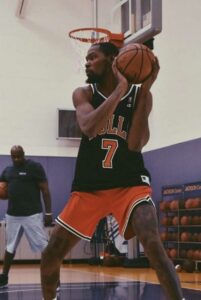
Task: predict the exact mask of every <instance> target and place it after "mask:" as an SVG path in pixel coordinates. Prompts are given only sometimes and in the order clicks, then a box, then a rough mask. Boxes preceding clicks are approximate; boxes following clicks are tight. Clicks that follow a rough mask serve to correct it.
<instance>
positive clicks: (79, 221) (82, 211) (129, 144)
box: [41, 43, 183, 300]
mask: <svg viewBox="0 0 201 300" xmlns="http://www.w3.org/2000/svg"><path fill="white" fill-rule="evenodd" d="M117 54H118V49H117V48H116V47H115V46H114V45H113V44H111V43H100V44H95V45H92V46H91V47H90V49H89V50H88V53H87V56H86V75H87V83H88V85H87V86H85V87H79V88H77V89H76V90H75V91H74V93H73V102H74V105H75V108H76V113H77V119H78V122H79V125H80V128H81V130H82V132H83V137H82V140H81V144H80V149H79V154H78V158H77V164H76V171H75V177H74V181H73V185H72V194H71V197H70V199H69V201H68V202H67V205H66V206H65V207H64V209H63V211H62V212H61V214H60V215H59V216H58V217H57V219H56V222H57V225H56V227H55V230H54V231H53V234H52V236H51V238H50V241H49V244H48V246H47V247H46V249H45V250H44V252H43V255H42V262H41V281H42V290H43V296H44V299H45V300H52V299H56V298H55V297H56V286H57V282H58V280H59V270H60V265H61V262H62V260H63V258H64V256H65V255H66V253H67V252H68V251H69V250H70V249H71V248H72V247H73V246H74V245H75V244H76V243H77V242H78V241H79V239H80V238H83V239H86V240H89V241H90V239H91V237H92V235H93V232H94V230H95V228H96V225H97V223H98V222H99V220H100V219H101V218H103V217H105V216H107V215H109V214H112V215H113V216H114V217H115V218H116V220H117V222H118V223H119V228H120V232H121V234H122V235H123V236H124V237H125V238H126V239H130V238H132V237H133V236H134V235H136V236H137V237H138V239H139V241H140V242H141V243H142V245H143V247H144V250H145V252H146V255H147V257H148V258H149V261H150V264H151V265H152V266H153V267H154V268H155V270H156V273H157V276H158V278H159V281H160V283H161V285H162V287H163V288H164V291H165V293H166V295H167V298H168V299H169V300H182V298H183V296H182V291H181V287H180V283H179V280H178V277H177V274H176V272H175V268H174V266H173V264H172V262H171V261H170V260H169V258H168V257H167V255H166V252H165V250H164V247H163V245H162V243H161V241H160V237H159V233H158V224H157V215H156V210H155V206H154V203H153V201H152V198H151V186H150V175H149V172H148V171H147V170H146V169H145V167H144V162H143V157H142V154H141V150H142V148H143V146H144V145H145V144H146V143H147V142H148V140H149V127H148V117H149V114H150V112H151V109H152V96H151V93H150V88H151V86H152V84H153V83H154V81H155V80H156V78H157V75H158V72H159V64H158V60H157V58H156V60H155V63H154V65H153V72H152V74H151V76H150V77H149V78H148V79H147V80H146V81H145V82H144V83H143V84H142V85H141V86H140V88H139V89H137V87H136V86H134V85H128V82H127V80H126V78H125V77H123V75H122V74H121V73H120V72H119V71H118V70H117V68H116V61H115V57H116V56H117Z"/></svg>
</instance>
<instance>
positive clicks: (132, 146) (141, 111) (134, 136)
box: [128, 58, 160, 151]
mask: <svg viewBox="0 0 201 300" xmlns="http://www.w3.org/2000/svg"><path fill="white" fill-rule="evenodd" d="M159 69H160V67H159V63H158V59H157V58H156V60H155V63H154V65H153V71H152V74H151V76H150V77H149V78H148V79H147V80H146V81H145V82H144V83H143V84H142V85H141V87H140V89H139V91H138V94H137V98H136V105H135V110H134V113H133V118H132V123H131V127H130V130H129V134H128V148H129V150H131V151H141V150H142V148H143V147H144V146H145V145H146V144H147V142H148V140H149V136H150V132H149V122H148V118H149V114H150V112H151V110H152V94H151V92H150V89H151V86H152V84H153V83H154V81H155V80H156V78H157V75H158V72H159Z"/></svg>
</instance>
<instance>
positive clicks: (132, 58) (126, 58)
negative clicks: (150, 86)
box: [116, 43, 155, 84]
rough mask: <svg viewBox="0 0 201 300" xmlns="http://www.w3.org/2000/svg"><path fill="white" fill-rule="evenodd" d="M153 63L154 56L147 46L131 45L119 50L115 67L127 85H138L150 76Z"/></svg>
mask: <svg viewBox="0 0 201 300" xmlns="http://www.w3.org/2000/svg"><path fill="white" fill-rule="evenodd" d="M154 61H155V56H154V54H153V52H152V51H151V50H150V49H149V48H148V47H147V46H145V45H143V44H136V43H132V44H128V45H126V46H124V47H123V48H122V49H121V50H120V52H119V55H118V56H117V60H116V66H117V68H118V70H119V71H120V72H121V73H122V74H123V75H124V76H125V77H126V79H127V80H128V82H129V83H135V84H138V83H142V82H143V81H145V80H146V79H147V78H148V77H149V76H150V74H151V72H152V66H153V62H154Z"/></svg>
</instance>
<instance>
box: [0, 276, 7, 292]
mask: <svg viewBox="0 0 201 300" xmlns="http://www.w3.org/2000/svg"><path fill="white" fill-rule="evenodd" d="M7 286H8V275H5V274H0V289H3V288H5V287H7Z"/></svg>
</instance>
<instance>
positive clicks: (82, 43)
mask: <svg viewBox="0 0 201 300" xmlns="http://www.w3.org/2000/svg"><path fill="white" fill-rule="evenodd" d="M97 30H98V29H97ZM97 30H96V29H94V28H85V29H79V30H76V31H72V32H70V33H69V37H70V40H71V44H72V46H73V48H74V49H75V51H76V53H77V54H78V60H77V64H78V65H77V69H78V72H80V73H83V72H84V66H85V63H86V59H85V57H86V54H87V51H88V49H89V48H90V46H91V45H92V44H97V43H100V42H108V41H109V40H110V35H109V34H110V32H109V31H107V30H104V31H97Z"/></svg>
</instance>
